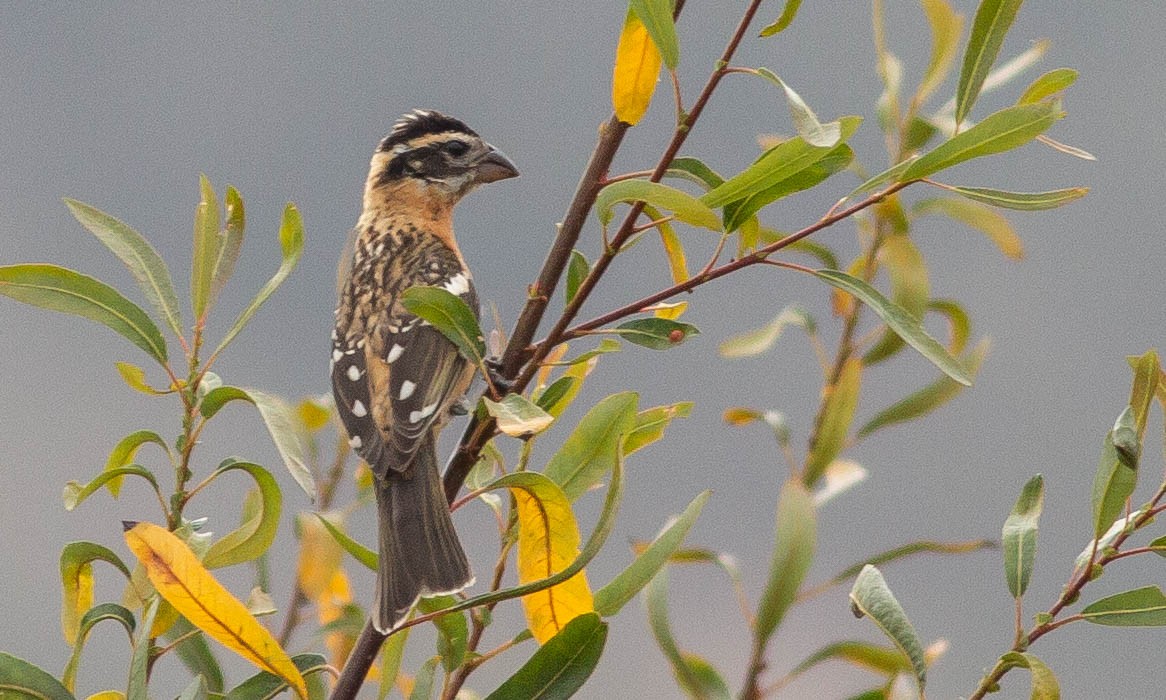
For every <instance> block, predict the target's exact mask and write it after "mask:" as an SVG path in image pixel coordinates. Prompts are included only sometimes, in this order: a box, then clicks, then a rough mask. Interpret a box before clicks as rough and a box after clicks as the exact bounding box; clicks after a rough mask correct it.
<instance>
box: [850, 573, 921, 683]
mask: <svg viewBox="0 0 1166 700" xmlns="http://www.w3.org/2000/svg"><path fill="white" fill-rule="evenodd" d="M850 607H851V610H852V611H853V612H854V614H855V616H857V617H862V616H864V615H865V616H867V617H869V618H870V619H871V621H873V622H874V623H875V624H876V625H878V627H879V629H881V630H882V631H883V634H885V635H886V636H887V638H889V639H890V640H891V641H892V642H894V643H895V646H897V647H899V649H900V650H901V651H902V652H903V653H904V654H906V655H907V658H908V659H910V660H911V668H912V670H913V671H914V674H915V682H916V684H917V685H918V686H919V692H920V693H922V692H923V687H924V685H925V683H926V680H927V666H926V663H925V661H924V658H923V644H922V642H920V641H919V635H918V634H917V633H916V632H915V628H914V627H912V626H911V621H910V620H908V619H907V613H906V612H904V611H903V606H901V605H899V601H898V600H895V596H894V594H892V593H891V589H890V588H888V587H887V582H886V580H884V579H883V575H882V574H881V573H879V570H878V569H876V568H875V567H873V566H871V565H869V564H867V565H866V566H864V567H863V569H862V571H861V572H860V573H859V574H858V578H856V579H855V581H854V587H853V588H851V589H850Z"/></svg>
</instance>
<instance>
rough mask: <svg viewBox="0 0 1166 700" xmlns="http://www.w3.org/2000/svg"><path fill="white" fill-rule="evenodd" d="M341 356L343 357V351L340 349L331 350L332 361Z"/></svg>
mask: <svg viewBox="0 0 1166 700" xmlns="http://www.w3.org/2000/svg"><path fill="white" fill-rule="evenodd" d="M342 357H344V353H343V352H341V351H340V350H333V351H332V361H333V362H336V361H337V360H339V359H340V358H342Z"/></svg>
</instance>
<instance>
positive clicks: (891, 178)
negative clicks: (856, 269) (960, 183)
mask: <svg viewBox="0 0 1166 700" xmlns="http://www.w3.org/2000/svg"><path fill="white" fill-rule="evenodd" d="M918 159H919V158H918V157H917V156H916V157H912V158H908V159H907V160H904V161H903V162H901V163H897V164H895V165H892V166H891V167H889V168H887V169H886V170H884V171H882V172H881V173H877V174H875V175H872V176H871V177H870V178H868V179H867V180H866V181H865V182H863V183H862V184H861V185H859V186H858V187H856V188H854V191H852V192H851V193H850V194H848V195H846V196H845V197H843V199H842V201H844V202H845V201H847V200H850V199H854V198H855V197H857V196H858V195H860V194H864V193H866V192H872V191H874V190H876V189H878V188H879V187H881V186H883V185H885V184H887V183H889V182H901V181H902V180H903V179H904V178H903V173H905V172H907V168H910V167H911V166H912V165H914V164H915V161H916V160H918ZM832 267H837V265H833V266H832Z"/></svg>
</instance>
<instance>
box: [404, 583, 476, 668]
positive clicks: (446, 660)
mask: <svg viewBox="0 0 1166 700" xmlns="http://www.w3.org/2000/svg"><path fill="white" fill-rule="evenodd" d="M457 602H458V599H457V598H456V597H454V596H451V595H444V596H437V597H435V598H422V599H421V600H419V601H418V602H417V610H418V611H420V612H422V613H424V614H426V615H428V614H429V613H434V612H438V611H440V610H445V609H446V608H449V607H452V606H454V605H456V604H457ZM433 626H434V627H436V628H437V653H438V654H440V655H441V664H442V666H444V667H445V670H446V673H453V672H454V671H455V670H456V669H457V668H458V666H461V665H462V661H463V660H464V659H465V656H466V645H467V643H468V640H469V636H470V628H469V623H468V622H466V614H465V613H464V612H454V613H449V614H448V615H442V616H440V617H436V618H434V619H433Z"/></svg>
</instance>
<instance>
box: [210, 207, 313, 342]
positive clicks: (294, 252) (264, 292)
mask: <svg viewBox="0 0 1166 700" xmlns="http://www.w3.org/2000/svg"><path fill="white" fill-rule="evenodd" d="M279 247H280V252H281V255H282V257H283V260H282V262H280V264H279V269H278V270H276V271H275V274H274V275H272V276H271V279H269V280H267V284H265V285H263V288H262V289H260V290H259V293H258V294H256V295H255V298H254V299H252V300H251V303H250V304H248V305H247V308H245V309H243V313H241V314H239V317H238V318H237V319H235V324H234V325H233V326H231V330H229V331H227V334H226V335H225V336H223V339H222V340H221V341H219V346H218V347H217V348H215V352H214V355H216V356H217V355H218V354H219V353H221V352H222V351H223V349H224V348H226V347H227V345H229V344H230V343H231V341H232V340H234V339H235V336H237V335H239V332H240V331H242V330H243V328H245V327H246V326H247V324H248V323H249V322H250V321H251V317H252V316H254V315H255V312H256V311H258V310H259V307H260V306H263V302H265V301H267V299H268V298H269V297H270V296H271V295H272V294H273V293H275V290H276V289H279V286H280V285H281V284H283V282H284V280H286V279H287V277H288V275H290V274H291V273H292V270H294V269H295V268H296V265H297V264H298V263H299V262H300V257H301V256H302V255H303V253H304V224H303V221H302V220H301V219H300V212H299V210H298V209H296V205H294V204H290V203H289V204H288V205H287V206H285V207H284V209H283V220H282V221H281V222H280V225H279Z"/></svg>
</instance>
